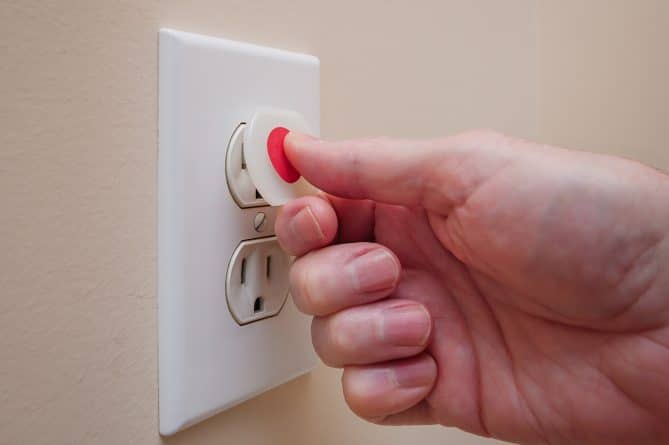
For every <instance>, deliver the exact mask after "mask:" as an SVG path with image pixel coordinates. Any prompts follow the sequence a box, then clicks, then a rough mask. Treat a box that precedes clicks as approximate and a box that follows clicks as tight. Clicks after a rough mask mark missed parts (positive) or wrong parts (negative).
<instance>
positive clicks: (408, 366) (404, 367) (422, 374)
mask: <svg viewBox="0 0 669 445" xmlns="http://www.w3.org/2000/svg"><path fill="white" fill-rule="evenodd" d="M391 369H392V373H393V377H394V380H395V382H396V383H397V386H399V387H402V388H418V387H423V386H427V385H431V384H432V383H433V381H434V379H435V377H436V368H435V364H434V362H433V361H431V360H430V361H429V362H428V361H427V360H416V361H413V362H410V363H403V364H401V365H399V366H394V367H393V368H391Z"/></svg>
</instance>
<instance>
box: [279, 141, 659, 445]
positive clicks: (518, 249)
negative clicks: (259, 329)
mask: <svg viewBox="0 0 669 445" xmlns="http://www.w3.org/2000/svg"><path fill="white" fill-rule="evenodd" d="M285 148H286V154H287V156H288V158H289V160H290V161H291V162H292V163H293V164H294V166H295V167H296V168H297V170H298V171H299V172H301V173H302V175H303V176H304V177H305V178H306V179H308V180H309V181H310V182H311V183H313V184H314V185H315V186H317V187H318V188H319V189H321V190H323V191H324V193H323V194H322V195H320V196H308V197H302V198H299V199H296V200H294V201H292V202H290V203H288V204H287V205H286V206H284V208H283V209H282V211H281V212H280V214H279V216H278V218H277V221H276V233H277V235H278V237H279V240H280V242H281V244H282V245H283V247H284V248H285V249H286V250H287V251H288V252H289V253H291V254H293V255H295V256H297V257H298V258H297V260H296V261H295V264H294V266H293V268H292V270H291V290H292V294H293V297H294V301H295V304H296V305H297V307H298V308H299V309H300V310H301V311H303V312H305V313H307V314H311V315H313V316H314V319H313V324H312V338H313V344H314V347H315V349H316V351H317V353H318V354H319V356H320V357H321V359H322V360H323V361H324V362H325V363H326V364H327V365H329V366H334V367H342V368H343V369H344V372H343V377H342V387H343V392H344V397H345V399H346V402H347V403H348V405H349V406H350V408H351V409H352V410H353V411H354V412H355V413H356V414H357V415H358V416H360V417H362V418H364V419H367V420H369V421H371V422H374V423H378V424H384V425H395V424H433V423H439V424H442V425H445V426H455V427H458V428H460V429H463V430H465V431H469V432H471V433H474V434H479V435H482V436H492V437H495V438H499V439H503V440H508V441H513V442H519V443H525V444H572V443H581V444H604V443H606V444H618V443H621V444H622V443H634V444H646V443H649V444H650V443H657V444H659V443H667V442H669V236H667V232H668V231H669V178H668V177H667V176H665V175H663V174H661V173H660V172H658V171H656V170H653V169H651V168H649V167H646V166H643V165H641V164H639V163H637V162H633V161H629V160H625V159H620V158H615V157H609V156H602V155H596V154H590V153H585V152H577V151H571V150H565V149H561V148H556V147H548V146H544V145H538V144H533V143H530V142H527V141H522V140H516V139H512V138H509V137H506V136H504V135H500V134H497V133H493V132H487V131H483V132H481V131H479V132H471V133H467V134H461V135H457V136H454V137H449V138H444V139H439V140H429V141H409V140H406V141H396V140H387V139H376V140H354V141H343V142H326V141H322V140H318V139H313V138H310V137H308V136H305V135H301V134H295V133H290V134H289V135H288V136H287V138H286V141H285Z"/></svg>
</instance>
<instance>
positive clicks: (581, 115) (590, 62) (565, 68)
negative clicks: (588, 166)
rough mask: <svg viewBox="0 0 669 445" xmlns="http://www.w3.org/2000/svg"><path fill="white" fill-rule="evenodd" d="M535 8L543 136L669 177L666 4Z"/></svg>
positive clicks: (651, 0)
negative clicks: (632, 160) (626, 160)
mask: <svg viewBox="0 0 669 445" xmlns="http://www.w3.org/2000/svg"><path fill="white" fill-rule="evenodd" d="M538 4H539V7H538V19H539V20H538V29H539V40H538V42H539V44H538V48H539V52H538V57H539V85H540V92H539V109H540V115H539V116H540V119H539V134H540V135H541V137H542V138H543V139H545V140H547V141H549V142H552V143H558V144H564V145H567V146H569V147H574V148H584V149H588V150H591V151H599V152H608V153H614V154H618V155H622V156H627V157H632V158H636V159H639V160H642V161H644V162H646V163H649V164H652V165H654V166H656V167H659V168H662V169H664V170H665V171H669V142H668V141H669V2H667V1H666V0H643V1H634V0H588V1H583V0H562V1H558V0H541V1H540V2H539V3H538Z"/></svg>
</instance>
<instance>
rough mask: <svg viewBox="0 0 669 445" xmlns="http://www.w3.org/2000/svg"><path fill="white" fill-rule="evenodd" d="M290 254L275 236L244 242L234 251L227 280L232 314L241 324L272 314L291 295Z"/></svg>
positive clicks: (227, 291) (279, 309) (277, 311)
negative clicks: (289, 277)
mask: <svg viewBox="0 0 669 445" xmlns="http://www.w3.org/2000/svg"><path fill="white" fill-rule="evenodd" d="M290 263H291V260H290V257H289V256H288V254H286V252H284V251H283V250H282V249H281V247H280V246H279V242H278V241H277V240H276V238H275V237H271V238H261V239H255V240H249V241H243V242H242V243H241V244H240V245H239V246H238V247H237V249H236V250H235V252H234V253H233V254H232V259H231V260H230V265H229V266H228V275H227V279H226V295H227V298H228V307H229V308H230V313H231V314H232V316H233V317H234V319H235V320H236V321H237V323H239V324H247V323H251V322H253V321H258V320H262V319H264V318H267V317H272V316H274V315H276V314H278V313H279V311H281V308H282V307H283V305H284V303H285V302H286V298H287V297H288V288H289V283H288V272H289V270H290Z"/></svg>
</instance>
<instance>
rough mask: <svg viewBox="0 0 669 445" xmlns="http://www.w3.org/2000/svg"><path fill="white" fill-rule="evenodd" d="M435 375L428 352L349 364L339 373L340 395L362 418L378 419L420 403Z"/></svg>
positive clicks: (433, 365) (435, 377)
mask: <svg viewBox="0 0 669 445" xmlns="http://www.w3.org/2000/svg"><path fill="white" fill-rule="evenodd" d="M436 379H437V365H436V363H435V361H434V359H433V358H432V357H431V356H430V355H429V354H425V353H423V354H420V355H418V356H415V357H412V358H409V359H403V360H396V361H392V362H386V363H380V364H377V365H371V366H350V367H347V368H345V370H344V374H343V376H342V386H343V390H344V398H345V399H346V403H347V404H348V406H349V407H350V408H351V410H352V411H353V412H354V413H356V414H357V415H358V416H360V417H362V418H364V419H378V418H383V417H386V416H389V415H392V414H396V413H399V412H402V411H405V410H407V409H409V408H411V407H412V406H415V405H417V404H418V403H420V402H421V401H422V400H423V399H424V398H425V397H427V395H428V394H429V393H430V391H431V390H432V388H433V386H434V383H435V381H436Z"/></svg>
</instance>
